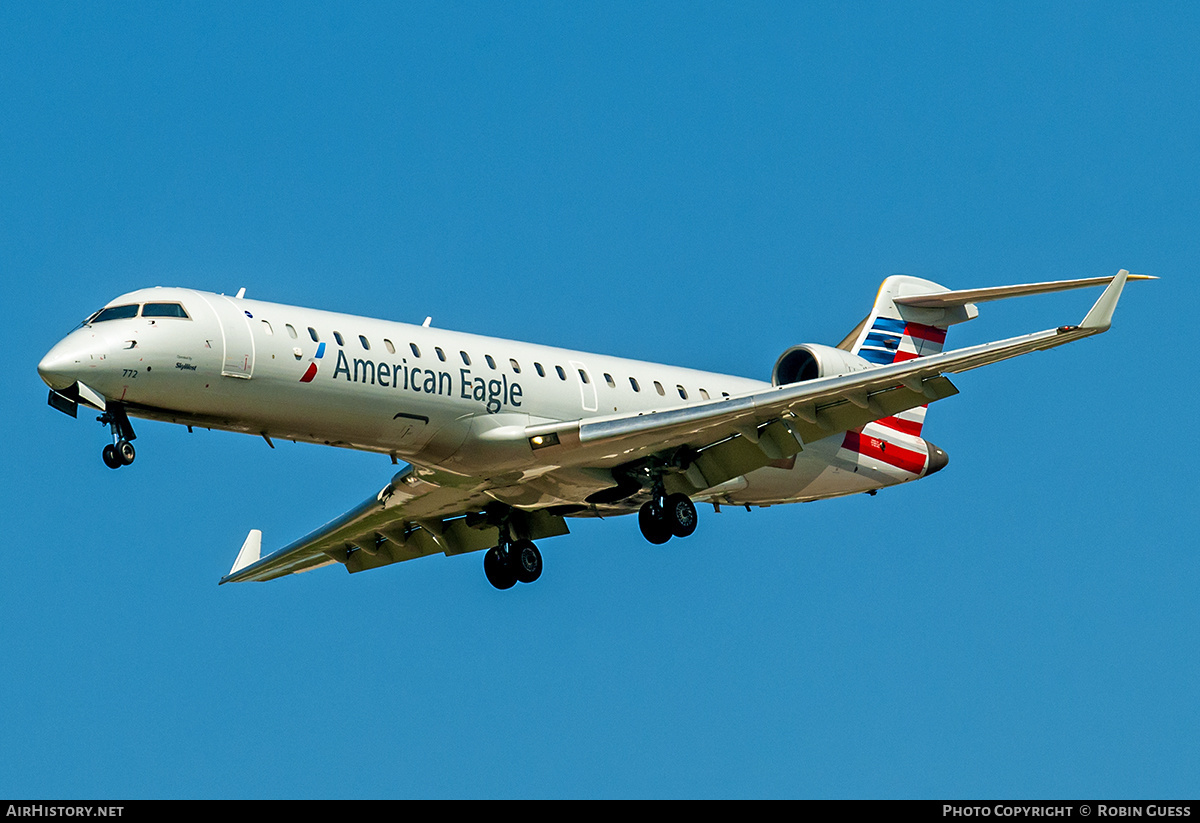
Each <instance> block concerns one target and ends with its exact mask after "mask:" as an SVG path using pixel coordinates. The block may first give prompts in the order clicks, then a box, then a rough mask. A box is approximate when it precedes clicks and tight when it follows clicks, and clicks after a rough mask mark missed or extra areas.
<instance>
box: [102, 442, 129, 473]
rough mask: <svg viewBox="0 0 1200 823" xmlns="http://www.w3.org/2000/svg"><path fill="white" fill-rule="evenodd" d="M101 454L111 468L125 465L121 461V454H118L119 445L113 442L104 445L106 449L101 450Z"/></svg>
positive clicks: (105, 463)
mask: <svg viewBox="0 0 1200 823" xmlns="http://www.w3.org/2000/svg"><path fill="white" fill-rule="evenodd" d="M100 456H101V457H102V458H103V459H104V465H106V466H108V467H109V468H110V469H119V468H121V467H122V466H124V465H125V464H124V463H122V462H121V455H119V454H117V447H116V446H114V445H113V444H112V443H109V444H108V445H107V446H105V447H104V451H102V452H100Z"/></svg>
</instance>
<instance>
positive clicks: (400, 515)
mask: <svg viewBox="0 0 1200 823" xmlns="http://www.w3.org/2000/svg"><path fill="white" fill-rule="evenodd" d="M439 480H440V481H442V482H438V481H439ZM461 483H462V478H458V477H455V478H453V480H451V479H450V478H443V477H439V476H437V474H436V473H433V472H428V471H426V470H423V469H419V468H417V467H415V466H408V467H406V468H405V469H404V470H403V471H401V472H399V473H397V474H396V476H395V477H393V478H392V482H390V483H388V485H386V486H384V487H383V488H382V489H380V490H379V492H378V494H376V495H374V496H373V497H370V498H368V499H366V500H364V501H363V502H362V503H360V504H359V505H358V506H355V507H354V508H353V509H351V510H350V511H348V512H346V513H345V514H343V515H342V516H341V517H338V518H336V519H335V520H332V521H330V522H329V523H326V524H325V525H324V526H322V527H321V528H319V529H317V530H316V531H314V532H312V533H311V534H309V535H306V536H305V537H302V538H300V539H299V540H297V541H295V542H294V543H292V544H290V545H288V546H284V547H283V548H282V549H279V550H278V551H276V552H273V553H271V554H270V555H268V556H267V557H261V556H260V553H261V544H262V532H260V531H259V530H257V529H254V530H252V531H251V532H250V534H249V535H248V536H247V537H246V542H245V543H243V544H242V550H241V552H239V553H238V557H237V560H236V561H235V562H234V564H233V568H232V569H230V570H229V574H227V575H225V577H223V578H221V583H238V582H242V581H248V580H271V579H273V578H276V577H282V576H284V575H287V574H296V573H297V572H304V571H309V570H311V569H316V568H319V567H321V566H327V565H329V564H331V563H341V564H343V565H345V566H346V569H347V571H350V572H359V571H365V570H367V569H373V568H376V567H378V566H386V565H388V564H390V563H397V562H400V561H403V560H412V559H414V558H417V557H424V556H425V555H429V554H438V553H443V554H464V553H466V552H472V551H479V550H481V549H488V548H491V547H492V546H495V545H496V544H497V543H498V542H499V529H498V527H497V526H496V525H495V524H494V523H493V522H489V519H488V518H487V516H486V510H487V507H488V505H489V504H493V505H494V503H495V501H494V500H493V499H492V498H491V497H488V496H487V495H486V494H484V493H483V492H482V491H481V489H482V488H486V486H485V485H482V484H481V485H480V486H479V487H478V488H477V487H467V488H463V487H462V486H461ZM512 525H513V528H514V530H516V531H517V533H518V534H519V535H520V536H521V537H525V538H528V539H530V540H536V539H540V538H542V537H554V536H557V535H560V534H567V532H568V530H567V525H566V521H565V520H563V518H562V517H559V516H556V515H553V514H550V513H549V512H544V511H535V512H522V513H520V516H519V517H518V518H517V519H516V520H515V521H514V522H513V524H512Z"/></svg>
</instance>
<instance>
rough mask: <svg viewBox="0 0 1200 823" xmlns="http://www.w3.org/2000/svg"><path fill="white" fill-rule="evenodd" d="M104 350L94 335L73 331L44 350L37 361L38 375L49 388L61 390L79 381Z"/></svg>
mask: <svg viewBox="0 0 1200 823" xmlns="http://www.w3.org/2000/svg"><path fill="white" fill-rule="evenodd" d="M105 354H106V352H105V351H104V346H103V344H102V343H101V341H100V340H99V338H97V337H96V336H95V335H91V334H88V335H81V334H79V333H78V332H73V333H71V334H69V335H67V336H66V337H64V338H63V339H62V340H60V341H58V343H56V344H55V345H54V348H52V349H50V351H48V352H46V356H45V357H43V358H42V360H41V362H40V363H38V367H37V370H38V375H39V376H40V377H41V378H42V380H43V382H45V384H46V385H47V386H49V387H50V388H52V389H54V390H56V391H61V390H62V389H65V388H67V387H69V386H70V385H71V384H72V383H75V382H77V381H79V380H80V379H81V378H82V375H83V373H84V372H85V371H86V370H88V369H90V368H92V367H94V366H95V365H97V363H96V361H97V360H103V359H104V356H105Z"/></svg>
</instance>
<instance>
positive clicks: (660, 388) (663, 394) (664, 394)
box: [654, 380, 667, 397]
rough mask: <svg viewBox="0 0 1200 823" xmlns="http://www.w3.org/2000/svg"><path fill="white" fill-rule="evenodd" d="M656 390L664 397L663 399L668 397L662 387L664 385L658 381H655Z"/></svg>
mask: <svg viewBox="0 0 1200 823" xmlns="http://www.w3.org/2000/svg"><path fill="white" fill-rule="evenodd" d="M654 390H655V391H656V392H658V393H659V394H660V395H662V396H663V397H666V396H667V392H666V389H664V388H663V387H662V383H659V382H658V381H657V380H655V381H654Z"/></svg>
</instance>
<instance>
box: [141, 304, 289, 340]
mask: <svg viewBox="0 0 1200 823" xmlns="http://www.w3.org/2000/svg"><path fill="white" fill-rule="evenodd" d="M147 308H149V306H147ZM262 324H263V331H264V332H266V333H267V334H274V333H275V330H274V329H272V328H271V323H270V321H268V320H264V321H262Z"/></svg>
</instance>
